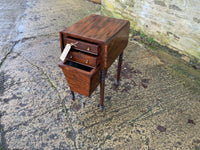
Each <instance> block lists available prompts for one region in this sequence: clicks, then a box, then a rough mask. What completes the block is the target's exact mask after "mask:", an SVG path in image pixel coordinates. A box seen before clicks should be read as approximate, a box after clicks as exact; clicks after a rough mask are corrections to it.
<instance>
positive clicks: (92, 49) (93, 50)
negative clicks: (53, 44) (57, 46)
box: [64, 38, 99, 55]
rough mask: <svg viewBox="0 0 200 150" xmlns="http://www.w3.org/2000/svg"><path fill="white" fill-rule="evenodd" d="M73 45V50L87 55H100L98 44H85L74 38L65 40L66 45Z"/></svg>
mask: <svg viewBox="0 0 200 150" xmlns="http://www.w3.org/2000/svg"><path fill="white" fill-rule="evenodd" d="M71 43H73V44H74V45H73V46H72V48H74V49H77V50H80V51H84V52H86V53H90V54H94V55H98V54H99V46H98V45H96V44H91V43H87V42H83V41H80V40H76V39H72V38H64V45H66V44H71Z"/></svg>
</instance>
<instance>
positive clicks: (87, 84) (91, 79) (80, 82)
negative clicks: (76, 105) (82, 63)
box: [59, 61, 100, 96]
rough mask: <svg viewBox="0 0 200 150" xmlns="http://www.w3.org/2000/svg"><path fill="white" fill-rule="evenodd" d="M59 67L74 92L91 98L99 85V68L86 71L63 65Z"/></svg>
mask: <svg viewBox="0 0 200 150" xmlns="http://www.w3.org/2000/svg"><path fill="white" fill-rule="evenodd" d="M68 62H69V61H68ZM59 67H61V68H62V71H63V73H64V75H65V78H66V79H67V82H68V84H69V87H70V89H71V90H72V91H74V92H78V93H80V94H82V95H85V96H90V95H91V94H92V92H93V91H94V90H95V88H96V87H97V86H98V84H99V81H100V73H99V72H100V71H99V68H97V69H94V68H91V70H90V71H85V70H81V69H79V68H76V67H73V66H70V65H67V64H63V63H61V64H59Z"/></svg>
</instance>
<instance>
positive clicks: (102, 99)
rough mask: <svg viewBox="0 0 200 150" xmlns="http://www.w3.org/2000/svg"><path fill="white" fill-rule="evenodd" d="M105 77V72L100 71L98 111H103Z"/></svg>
mask: <svg viewBox="0 0 200 150" xmlns="http://www.w3.org/2000/svg"><path fill="white" fill-rule="evenodd" d="M105 76H106V70H105V69H104V70H101V80H100V82H101V83H100V105H99V107H100V110H101V111H103V106H104V105H103V102H104V88H105Z"/></svg>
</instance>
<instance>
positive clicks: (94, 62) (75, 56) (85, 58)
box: [67, 51, 100, 68]
mask: <svg viewBox="0 0 200 150" xmlns="http://www.w3.org/2000/svg"><path fill="white" fill-rule="evenodd" d="M67 59H68V60H71V61H74V62H78V63H81V64H83V65H87V66H90V67H93V68H96V67H97V66H98V64H99V63H100V57H99V56H92V55H88V54H85V53H81V52H78V51H70V52H69V54H68V55H67Z"/></svg>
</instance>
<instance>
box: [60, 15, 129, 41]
mask: <svg viewBox="0 0 200 150" xmlns="http://www.w3.org/2000/svg"><path fill="white" fill-rule="evenodd" d="M128 23H129V22H128V21H127V20H121V19H115V18H110V17H106V16H100V15H95V14H92V15H90V16H88V17H85V18H84V19H82V20H81V21H79V22H77V23H75V24H73V25H72V26H70V27H68V28H66V29H65V30H64V31H62V32H64V33H66V34H67V35H69V36H71V37H74V38H78V39H82V40H88V41H92V42H97V43H108V42H109V41H110V40H111V39H112V38H113V37H114V36H115V35H116V34H117V33H118V32H120V30H121V29H122V28H123V27H124V26H125V25H127V24H128Z"/></svg>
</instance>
